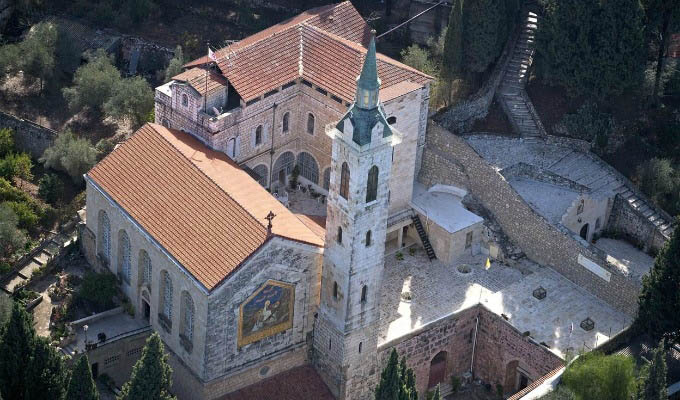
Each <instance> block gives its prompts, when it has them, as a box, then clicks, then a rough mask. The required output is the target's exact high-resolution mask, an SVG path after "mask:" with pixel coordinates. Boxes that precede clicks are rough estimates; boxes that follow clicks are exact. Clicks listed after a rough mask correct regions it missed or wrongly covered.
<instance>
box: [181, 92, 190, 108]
mask: <svg viewBox="0 0 680 400" xmlns="http://www.w3.org/2000/svg"><path fill="white" fill-rule="evenodd" d="M182 105H183V106H184V107H187V106H189V96H187V95H186V94H183V95H182Z"/></svg>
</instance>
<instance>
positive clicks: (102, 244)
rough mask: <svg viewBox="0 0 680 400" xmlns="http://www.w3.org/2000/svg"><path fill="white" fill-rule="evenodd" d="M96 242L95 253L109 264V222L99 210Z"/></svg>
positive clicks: (106, 216) (104, 213) (106, 215)
mask: <svg viewBox="0 0 680 400" xmlns="http://www.w3.org/2000/svg"><path fill="white" fill-rule="evenodd" d="M97 242H98V245H99V246H98V251H97V253H98V254H99V255H101V257H102V259H103V260H104V261H105V262H106V263H107V264H109V263H110V262H111V221H110V220H109V216H108V214H106V211H104V210H99V216H98V224H97Z"/></svg>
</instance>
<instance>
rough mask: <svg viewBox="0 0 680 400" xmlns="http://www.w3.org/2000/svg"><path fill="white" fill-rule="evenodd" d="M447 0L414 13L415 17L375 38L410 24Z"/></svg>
mask: <svg viewBox="0 0 680 400" xmlns="http://www.w3.org/2000/svg"><path fill="white" fill-rule="evenodd" d="M447 1H448V0H441V1H440V2H439V3H437V4H435V5H433V6H432V7H430V8H428V9H427V10H425V11H422V12H419V13H418V14H416V15H414V16H413V17H411V18H409V19H407V20H406V21H404V22H402V23H401V24H399V25H397V26H395V27H394V28H392V29H390V30H388V31H387V32H384V33H381V34H380V35H378V36H376V37H375V38H376V39H380V38H381V37H383V36H385V35H387V34H388V33H390V32H392V31H395V30H397V29H399V28H401V27H402V26H404V25H406V24H408V23H409V22H411V21H413V20H414V19H416V18H418V17H420V16H421V15H423V14H425V13H426V12H428V11H430V10H432V9H433V8H435V7H437V6H438V5H441V4H444V3H446V2H447Z"/></svg>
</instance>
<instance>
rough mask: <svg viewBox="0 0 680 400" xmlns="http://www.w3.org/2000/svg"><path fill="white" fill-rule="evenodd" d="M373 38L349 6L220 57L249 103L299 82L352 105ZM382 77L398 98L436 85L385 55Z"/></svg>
mask: <svg viewBox="0 0 680 400" xmlns="http://www.w3.org/2000/svg"><path fill="white" fill-rule="evenodd" d="M370 35H371V33H370V27H369V26H368V24H366V22H365V21H364V20H363V18H362V17H361V16H360V15H359V13H358V12H357V10H356V9H355V8H354V7H353V6H352V4H351V3H350V2H349V1H345V2H343V3H339V4H332V5H328V6H323V7H319V8H315V9H312V10H308V11H306V12H304V13H302V14H300V15H298V16H296V17H293V18H291V19H289V20H287V21H284V22H282V23H280V24H277V25H274V26H272V27H270V28H267V29H265V30H263V31H261V32H259V33H257V34H255V35H252V36H249V37H247V38H245V39H243V40H241V41H239V42H236V43H234V44H232V45H230V46H227V47H225V48H222V49H220V50H217V51H216V52H215V54H216V57H217V65H218V67H219V69H220V71H221V72H222V73H223V74H224V76H225V77H226V78H227V79H228V80H229V82H230V83H231V84H232V85H233V86H234V88H235V89H236V91H237V92H238V93H239V95H240V96H241V97H242V98H243V100H244V101H246V102H247V101H250V100H253V99H256V98H258V97H259V96H261V95H263V94H265V93H267V92H269V91H272V90H275V89H277V88H278V87H280V86H282V85H284V84H286V83H289V82H291V81H293V80H295V79H298V78H302V79H305V80H307V81H309V82H312V83H314V84H316V85H317V86H319V87H320V88H322V89H324V90H327V91H328V92H329V93H330V94H332V95H335V96H337V97H339V98H341V99H342V100H344V101H347V102H351V101H352V100H353V99H354V91H355V88H356V77H357V76H358V75H359V73H360V71H361V66H362V65H363V61H364V57H365V56H366V48H365V47H364V46H365V45H367V44H368V41H369V40H370ZM208 61H209V60H208V58H207V56H205V57H201V58H199V59H197V60H194V61H192V62H190V63H188V64H186V65H185V67H194V66H198V65H202V64H205V63H207V62H208ZM378 75H379V76H380V79H381V80H382V85H381V86H382V88H383V89H388V88H390V87H393V86H395V85H399V86H396V87H397V88H399V89H400V91H402V92H403V93H392V98H393V97H397V96H398V95H402V94H406V93H408V92H410V91H413V90H415V89H416V88H420V87H423V86H424V85H425V84H426V83H427V82H428V81H430V80H432V77H430V76H428V75H426V74H424V73H422V72H420V71H418V70H416V69H415V68H411V67H409V66H407V65H405V64H402V63H400V62H398V61H395V60H393V59H391V58H389V57H387V56H385V55H382V54H378ZM403 82H409V83H410V85H404V84H403ZM414 86H415V87H414ZM391 92H394V90H391V91H390V92H389V93H391Z"/></svg>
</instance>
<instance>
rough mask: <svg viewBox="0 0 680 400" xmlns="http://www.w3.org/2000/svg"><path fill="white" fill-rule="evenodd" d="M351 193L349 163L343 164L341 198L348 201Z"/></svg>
mask: <svg viewBox="0 0 680 400" xmlns="http://www.w3.org/2000/svg"><path fill="white" fill-rule="evenodd" d="M348 193H349V166H348V165H347V163H346V162H345V163H342V169H341V171H340V196H342V197H343V198H345V199H347V195H348Z"/></svg>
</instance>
